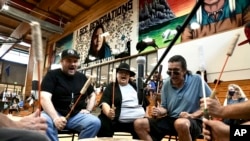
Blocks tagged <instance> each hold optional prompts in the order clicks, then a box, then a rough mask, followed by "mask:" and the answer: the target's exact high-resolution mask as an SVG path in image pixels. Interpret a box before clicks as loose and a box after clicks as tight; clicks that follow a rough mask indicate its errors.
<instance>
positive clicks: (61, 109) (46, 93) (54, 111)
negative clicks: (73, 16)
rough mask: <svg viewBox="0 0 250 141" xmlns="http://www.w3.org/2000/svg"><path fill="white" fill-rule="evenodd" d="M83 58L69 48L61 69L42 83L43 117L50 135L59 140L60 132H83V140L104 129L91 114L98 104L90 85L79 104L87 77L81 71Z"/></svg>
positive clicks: (52, 72)
mask: <svg viewBox="0 0 250 141" xmlns="http://www.w3.org/2000/svg"><path fill="white" fill-rule="evenodd" d="M79 58H80V56H79V54H78V53H77V52H76V51H75V50H73V49H66V50H64V51H63V52H62V55H61V66H62V67H61V68H60V69H56V70H51V71H49V72H48V73H47V74H46V75H45V77H44V79H43V81H42V84H41V91H42V92H41V105H42V108H43V112H42V116H43V117H45V118H46V119H47V123H48V130H47V135H48V137H49V138H50V139H51V140H53V141H58V137H57V133H58V130H62V129H65V128H66V129H73V130H76V131H78V132H79V137H78V138H79V139H82V138H91V137H95V136H96V134H97V132H98V131H99V129H100V120H99V119H98V118H97V117H96V116H94V115H92V114H91V113H90V112H91V110H92V109H93V107H94V105H95V93H94V89H93V87H92V86H91V85H90V86H89V87H88V88H87V91H86V93H85V94H83V95H82V96H81V98H80V100H79V101H78V102H77V103H76V106H75V108H74V110H73V111H72V112H71V114H70V116H69V118H68V119H66V118H65V116H66V115H67V114H68V113H69V112H70V110H71V106H72V105H74V104H75V102H76V100H77V99H78V97H79V96H80V91H81V89H82V87H83V85H84V84H85V83H86V81H87V77H86V76H85V75H84V74H83V73H80V72H78V71H77V67H78V64H79V63H78V60H79Z"/></svg>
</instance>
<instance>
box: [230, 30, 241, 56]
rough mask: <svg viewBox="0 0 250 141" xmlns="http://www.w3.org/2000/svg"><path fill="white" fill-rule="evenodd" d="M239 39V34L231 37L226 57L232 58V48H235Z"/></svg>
mask: <svg viewBox="0 0 250 141" xmlns="http://www.w3.org/2000/svg"><path fill="white" fill-rule="evenodd" d="M239 37H240V35H239V34H236V35H235V36H234V37H233V39H232V41H231V43H230V44H229V48H228V51H227V55H228V56H232V54H233V51H234V48H235V46H236V43H237V41H238V39H239Z"/></svg>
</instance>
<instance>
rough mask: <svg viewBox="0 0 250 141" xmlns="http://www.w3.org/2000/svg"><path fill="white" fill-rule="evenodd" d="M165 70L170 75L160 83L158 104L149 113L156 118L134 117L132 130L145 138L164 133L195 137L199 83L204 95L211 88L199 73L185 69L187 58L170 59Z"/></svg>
mask: <svg viewBox="0 0 250 141" xmlns="http://www.w3.org/2000/svg"><path fill="white" fill-rule="evenodd" d="M167 74H168V75H169V78H168V79H167V80H166V81H165V82H164V83H163V87H162V92H161V106H158V107H153V110H152V115H153V116H156V117H159V118H156V119H153V118H142V119H137V120H136V121H135V122H134V126H135V131H136V133H137V134H138V136H139V137H140V139H143V140H146V141H160V140H161V139H162V138H163V137H164V136H165V135H167V134H171V135H178V137H179V140H180V141H184V140H185V141H192V140H195V139H196V138H197V137H198V136H199V135H200V134H201V132H202V120H201V116H202V111H201V110H200V99H201V98H202V97H203V87H202V85H204V88H205V95H206V97H208V96H209V95H210V94H211V89H210V88H209V86H208V85H207V84H206V83H203V81H202V79H201V77H200V76H199V75H196V74H195V75H193V74H192V73H191V72H190V71H189V70H187V63H186V60H185V59H184V58H183V57H182V56H180V55H175V56H173V57H171V58H170V59H169V61H168V71H167ZM165 115H166V116H165ZM162 116H163V117H162Z"/></svg>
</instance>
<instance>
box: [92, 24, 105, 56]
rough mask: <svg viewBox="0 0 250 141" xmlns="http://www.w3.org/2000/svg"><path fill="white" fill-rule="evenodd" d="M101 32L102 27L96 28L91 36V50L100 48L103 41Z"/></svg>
mask: <svg viewBox="0 0 250 141" xmlns="http://www.w3.org/2000/svg"><path fill="white" fill-rule="evenodd" d="M102 34H103V31H102V28H98V29H97V30H96V33H95V35H94V38H93V43H94V44H93V50H95V51H99V50H100V49H101V48H102V44H103V41H104V37H103V36H101V35H102Z"/></svg>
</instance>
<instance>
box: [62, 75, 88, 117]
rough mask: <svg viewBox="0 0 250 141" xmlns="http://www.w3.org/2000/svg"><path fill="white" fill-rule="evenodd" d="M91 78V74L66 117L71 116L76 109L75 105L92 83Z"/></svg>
mask: <svg viewBox="0 0 250 141" xmlns="http://www.w3.org/2000/svg"><path fill="white" fill-rule="evenodd" d="M91 79H92V77H91V76H90V77H89V79H88V80H87V81H86V82H85V84H84V85H83V87H82V89H81V91H80V95H79V97H78V98H77V100H76V102H75V103H74V104H73V105H72V107H71V109H70V111H69V113H68V114H67V116H66V117H65V118H66V119H68V118H69V116H70V114H71V113H72V111H73V110H74V109H75V106H76V105H77V104H78V102H79V100H80V99H81V97H82V95H84V94H85V92H86V91H87V89H88V87H89V86H90V84H91Z"/></svg>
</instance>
